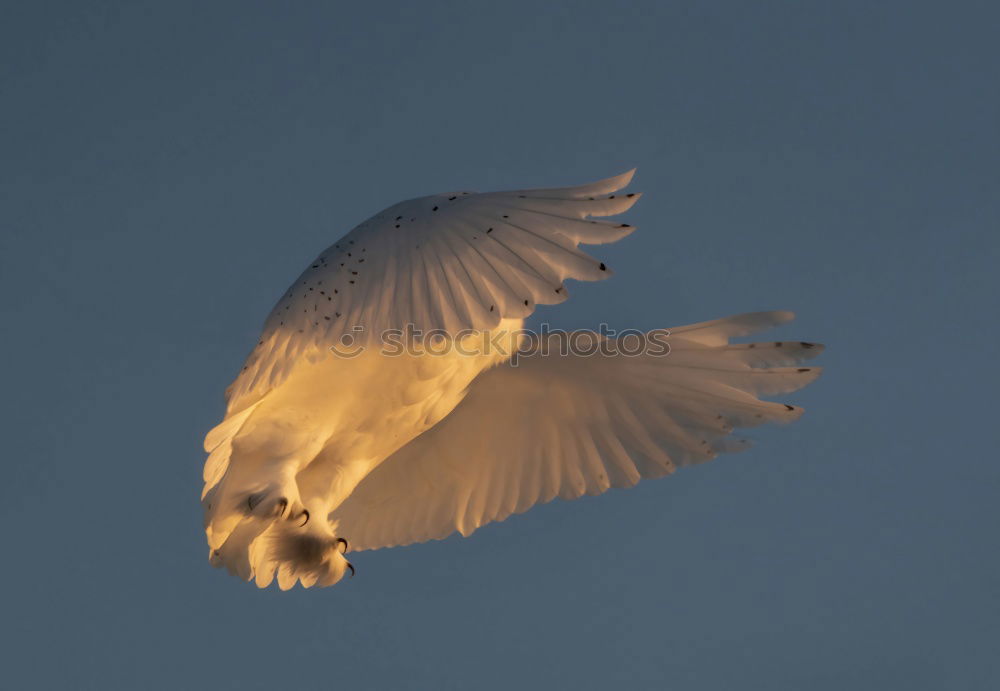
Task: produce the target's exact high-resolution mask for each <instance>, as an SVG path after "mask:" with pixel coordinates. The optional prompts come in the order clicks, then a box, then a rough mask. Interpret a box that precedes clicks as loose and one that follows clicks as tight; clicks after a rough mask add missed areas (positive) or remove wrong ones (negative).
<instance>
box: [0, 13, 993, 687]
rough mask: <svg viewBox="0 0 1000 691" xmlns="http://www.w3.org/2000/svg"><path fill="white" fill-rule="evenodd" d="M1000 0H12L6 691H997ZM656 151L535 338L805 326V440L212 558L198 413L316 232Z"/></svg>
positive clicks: (1, 578) (0, 241)
mask: <svg viewBox="0 0 1000 691" xmlns="http://www.w3.org/2000/svg"><path fill="white" fill-rule="evenodd" d="M998 22H1000V12H998V10H996V8H995V4H994V3H990V2H947V3H945V2H936V3H934V2H903V1H899V2H870V1H867V0H866V1H864V2H744V1H742V0H740V1H730V2H725V1H720V2H671V1H660V2H634V3H633V2H575V3H569V2H560V3H544V2H538V3H536V2H532V3H519V2H509V1H506V2H488V3H486V2H438V1H435V2H396V3H377V2H367V3H362V2H354V3H342V2H294V3H279V2H259V1H254V2H251V1H245V2H244V1H241V2H211V3H205V2H187V1H181V0H174V1H171V2H138V1H136V2H86V3H84V2H64V3H59V2H7V3H4V4H3V20H2V22H0V178H2V189H0V195H2V197H0V262H2V273H0V282H2V295H3V298H2V299H3V317H4V319H3V322H4V324H5V328H4V329H3V338H2V339H0V353H2V359H3V363H4V375H3V383H4V386H3V393H4V395H3V396H2V397H0V406H2V411H0V412H2V415H0V419H2V421H3V449H4V454H3V455H4V468H5V471H6V473H7V477H6V480H5V481H4V482H3V483H0V517H2V521H0V526H2V527H0V531H2V534H0V538H2V544H3V548H4V549H3V564H4V568H3V569H2V571H0V593H2V595H0V597H2V603H3V607H2V612H3V614H2V616H0V649H2V650H3V651H4V655H3V658H4V662H3V671H2V674H3V679H4V682H3V685H4V686H7V685H9V686H10V687H11V688H94V689H117V688H122V689H134V688H149V689H160V688H163V689H176V688H239V689H257V688H260V689H274V688H288V687H291V688H307V689H308V688H316V689H318V688H324V689H329V688H353V689H366V688H392V689H510V688H524V689H535V688H538V689H605V690H606V689H609V688H635V689H664V688H669V689H685V690H695V691H700V690H709V689H713V690H714V689H726V690H729V689H735V688H740V689H819V690H826V689H830V690H837V691H839V690H841V689H845V688H848V689H879V690H885V689H907V690H908V691H909V690H911V689H943V688H950V689H993V688H998V687H1000V656H998V654H997V651H998V649H1000V587H998V584H1000V553H998V551H997V530H998V528H1000V510H998V506H1000V501H998V490H1000V464H998V463H997V457H996V441H995V440H994V439H993V435H994V433H995V429H996V423H995V419H994V418H995V415H996V411H997V405H996V399H995V395H996V391H997V384H998V383H1000V377H998V376H997V375H998V366H997V343H998V342H1000V328H998V326H997V317H996V313H997V306H998V305H997V303H998V299H997V298H998V294H1000V291H998V288H1000V286H998V279H997V265H998V264H1000V240H998V221H1000V213H998V211H1000V201H998V200H1000V195H998V194H997V183H998V178H1000V174H998V171H1000V156H998V153H1000V152H998V143H1000V136H998V125H997V123H1000V90H998V89H997V78H998V66H1000V61H998V51H997V47H996V36H997V33H996V32H997V25H998ZM633 166H637V167H638V169H639V170H638V174H637V176H636V179H635V183H634V185H633V187H634V189H636V190H641V191H643V192H645V193H646V194H645V196H644V198H643V199H642V201H641V202H640V203H639V204H638V205H637V206H636V207H635V209H634V210H633V211H632V212H630V215H629V217H628V220H629V222H632V223H634V224H636V225H638V226H639V231H638V232H636V233H635V234H634V235H632V236H631V237H629V238H628V239H627V240H625V241H623V242H621V243H619V244H617V245H614V246H610V247H604V248H600V249H599V250H597V252H596V253H597V255H598V256H600V257H601V258H602V259H604V260H606V261H607V262H608V264H609V265H611V266H612V267H613V268H614V269H615V270H616V276H615V277H614V278H613V279H612V280H610V281H607V282H603V283H599V284H586V285H582V284H575V285H573V286H571V289H572V291H573V298H572V299H571V300H570V301H569V302H567V303H565V304H564V305H561V306H559V307H557V308H549V309H545V310H543V311H542V313H541V316H542V317H543V318H545V319H546V320H548V321H550V322H551V323H553V324H554V325H558V326H561V327H584V326H595V325H597V324H598V323H600V322H602V321H605V322H608V323H609V324H611V325H612V326H616V327H618V328H625V327H637V328H652V327H662V326H671V325H678V324H684V323H688V322H691V321H700V320H703V319H709V318H714V317H720V316H724V315H728V314H733V313H738V312H741V311H748V310H760V309H778V308H781V309H792V310H795V311H796V312H797V313H798V314H799V319H798V321H797V322H795V323H794V324H793V325H790V326H786V327H783V328H782V329H781V330H780V331H778V332H775V336H776V337H785V338H789V339H791V338H795V339H806V340H816V341H822V342H825V343H827V344H828V345H829V350H828V351H827V353H826V354H825V355H824V356H823V360H822V364H824V365H826V367H827V371H826V374H825V376H824V378H823V379H821V380H820V381H819V382H817V383H816V384H815V385H813V386H811V387H810V388H809V389H807V390H804V391H802V392H799V393H796V394H793V395H792V396H791V397H790V398H789V399H788V400H792V401H794V402H796V403H800V404H802V405H804V406H805V407H806V408H807V414H806V416H805V417H804V418H803V419H802V420H801V421H800V422H799V423H797V424H796V425H794V426H792V427H788V428H784V429H775V430H763V431H760V432H759V433H755V436H756V437H757V438H758V440H759V442H758V444H757V446H756V447H755V449H754V450H752V451H751V452H749V453H747V454H744V455H742V456H732V457H722V458H720V459H719V460H717V461H715V462H713V463H710V464H707V465H703V466H699V467H695V468H691V469H686V470H684V471H681V472H679V473H678V474H677V475H675V476H673V477H671V478H668V479H664V480H658V481H651V482H648V483H645V484H642V485H640V486H639V487H637V488H635V489H632V490H628V491H613V492H610V493H609V494H606V495H604V496H602V497H598V498H586V499H582V500H579V501H576V502H572V503H566V502H555V503H553V504H550V505H547V506H544V507H540V508H536V509H535V510H533V511H532V512H530V513H528V514H526V515H524V516H518V517H514V518H512V519H510V520H508V521H507V522H505V523H501V524H496V525H492V526H489V527H487V528H485V529H483V530H481V531H480V532H478V533H477V534H475V535H474V536H473V537H472V538H470V539H467V540H463V539H461V538H458V537H455V538H451V539H448V540H446V541H443V542H435V543H431V544H426V545H419V546H415V547H409V548H403V549H394V550H385V551H378V552H371V553H359V554H357V555H356V556H355V558H354V560H353V561H354V563H355V564H356V566H357V568H358V576H357V577H356V578H354V579H353V580H351V581H345V582H344V583H342V584H340V585H338V586H336V587H334V588H331V589H326V590H311V591H303V590H301V589H297V590H295V591H293V592H289V593H280V592H278V591H277V590H276V589H275V590H270V591H264V592H261V591H258V590H257V589H256V588H255V587H253V586H251V585H248V584H242V583H240V582H239V581H237V580H235V579H233V578H231V577H229V576H227V575H225V574H224V573H222V572H220V571H215V570H213V569H211V568H210V567H209V565H208V563H207V559H206V556H207V554H206V553H207V548H206V546H205V543H204V536H203V533H202V529H201V516H200V508H199V502H198V498H199V493H200V490H201V465H202V462H203V454H202V451H201V440H202V437H203V435H204V433H205V432H206V431H207V430H208V429H209V428H210V427H212V426H213V424H214V423H215V422H216V421H217V420H218V419H219V418H220V416H221V414H222V410H223V406H222V392H223V389H224V388H225V386H226V385H227V384H228V383H229V381H230V380H231V379H232V377H233V376H234V374H235V373H236V371H237V370H238V368H239V366H240V365H241V363H242V358H243V357H244V355H245V354H246V352H247V351H248V350H249V348H250V346H251V345H252V344H253V342H254V339H255V336H256V334H257V330H258V328H259V326H260V324H261V323H262V321H263V319H264V317H265V315H266V314H267V312H268V310H269V309H270V307H271V306H272V304H273V303H274V302H275V301H276V299H277V298H278V297H279V295H280V294H281V293H282V292H283V290H284V289H285V288H286V286H287V285H288V283H290V282H291V281H292V280H293V279H294V277H295V276H296V275H297V273H298V272H299V270H300V269H301V268H302V267H303V266H304V265H305V263H306V262H308V261H309V260H310V259H311V258H312V257H313V256H314V255H315V254H316V253H317V252H318V251H319V250H321V249H322V248H323V247H325V246H326V245H328V244H330V243H331V242H332V241H333V240H334V239H335V238H337V237H338V236H339V235H341V234H342V233H344V232H346V231H347V230H348V229H350V228H351V227H352V226H354V225H355V224H356V223H358V222H359V221H361V220H363V219H364V218H366V217H367V216H369V215H371V214H373V213H375V212H377V211H379V210H380V209H381V208H383V207H385V206H387V205H389V204H391V203H394V202H396V201H398V200H400V199H403V198H410V197H414V196H418V195H422V194H429V193H434V192H440V191H445V190H452V189H480V190H490V189H497V188H510V187H527V186H536V185H539V186H541V185H562V184H573V183H581V182H586V181H589V180H592V179H596V178H601V177H605V176H608V175H612V174H615V173H619V172H621V171H623V170H626V169H628V168H631V167H633Z"/></svg>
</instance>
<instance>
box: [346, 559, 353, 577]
mask: <svg viewBox="0 0 1000 691" xmlns="http://www.w3.org/2000/svg"><path fill="white" fill-rule="evenodd" d="M347 568H349V569H350V570H351V578H354V564H352V563H351V562H347Z"/></svg>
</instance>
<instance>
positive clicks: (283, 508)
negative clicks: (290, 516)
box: [275, 497, 288, 516]
mask: <svg viewBox="0 0 1000 691" xmlns="http://www.w3.org/2000/svg"><path fill="white" fill-rule="evenodd" d="M275 506H277V507H280V508H279V509H278V515H279V516H284V515H285V511H287V510H288V500H287V499H285V498H284V497H281V498H280V499H278V503H277V504H275Z"/></svg>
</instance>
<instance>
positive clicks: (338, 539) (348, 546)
mask: <svg viewBox="0 0 1000 691" xmlns="http://www.w3.org/2000/svg"><path fill="white" fill-rule="evenodd" d="M337 542H339V543H340V544H342V545H343V546H344V552H343V553H344V554H347V550H349V549H350V548H351V546H350V545H348V544H347V540H345V539H344V538H342V537H338V538H337Z"/></svg>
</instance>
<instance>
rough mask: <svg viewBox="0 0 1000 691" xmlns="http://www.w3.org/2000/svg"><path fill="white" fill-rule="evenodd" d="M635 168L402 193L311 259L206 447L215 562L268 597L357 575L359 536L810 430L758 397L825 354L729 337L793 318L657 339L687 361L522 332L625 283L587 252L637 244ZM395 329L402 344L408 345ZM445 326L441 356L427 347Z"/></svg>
mask: <svg viewBox="0 0 1000 691" xmlns="http://www.w3.org/2000/svg"><path fill="white" fill-rule="evenodd" d="M631 177H632V172H631V171H630V172H628V173H625V174H623V175H620V176H617V177H613V178H609V179H607V180H601V181H599V182H596V183H592V184H590V185H583V186H580V187H567V188H554V189H539V190H516V191H511V192H494V193H487V194H474V193H469V192H456V193H450V194H442V195H434V196H430V197H422V198H419V199H413V200H410V201H406V202H401V203H400V204H396V205H395V206H392V207H390V208H388V209H386V210H385V211H383V212H381V213H379V214H377V215H376V216H374V217H372V218H371V219H369V220H367V221H365V222H364V223H362V224H361V225H359V226H358V227H357V228H355V229H354V230H352V231H351V232H349V233H348V234H347V235H345V236H344V237H343V238H341V239H340V240H339V241H338V242H336V243H335V244H334V245H332V246H331V247H329V248H327V250H325V251H324V252H322V253H321V254H320V256H319V257H318V258H317V259H316V260H314V261H313V262H311V263H310V265H309V267H308V268H307V269H306V270H305V271H304V272H303V273H302V275H301V276H300V277H299V278H298V279H296V281H295V282H294V283H293V284H292V286H291V287H290V288H289V289H288V291H286V293H285V294H284V296H283V297H282V298H281V300H279V302H278V304H277V305H276V306H275V308H274V310H273V311H272V312H271V314H270V316H269V317H268V318H267V321H266V322H265V325H264V330H263V334H262V336H261V337H260V339H259V341H258V343H257V345H256V347H255V348H254V350H253V352H252V353H251V354H250V356H249V357H248V359H247V362H246V364H245V366H244V367H243V369H242V371H241V372H240V374H239V376H238V377H237V378H236V381H235V382H233V384H232V385H231V386H230V388H229V389H228V390H227V399H228V406H227V414H226V418H225V419H224V420H223V422H222V423H220V424H219V425H218V426H217V427H216V428H215V429H213V430H212V431H211V432H209V434H208V436H207V437H206V440H205V448H206V451H208V452H209V457H208V460H207V461H206V464H205V472H204V480H205V488H204V492H203V504H204V509H205V527H206V534H207V537H208V543H209V547H210V559H211V561H212V563H213V564H215V565H217V566H224V567H226V568H227V569H228V570H229V571H230V572H232V573H234V574H236V575H238V576H239V577H241V578H244V579H246V580H251V579H253V580H255V581H256V582H257V584H258V585H259V586H261V587H265V586H267V585H269V584H270V583H271V582H272V581H273V580H274V579H275V578H277V580H278V584H279V586H280V587H281V588H282V589H287V588H290V587H292V586H293V585H294V584H295V583H296V582H301V583H302V585H304V586H306V587H309V586H311V585H331V584H333V583H336V582H337V581H338V580H340V578H342V577H343V575H344V573H345V572H346V570H347V569H348V568H350V569H353V567H351V566H350V564H349V563H348V562H347V560H346V558H345V556H344V553H345V552H346V548H347V545H348V544H349V545H350V546H351V548H353V549H376V548H379V547H389V546H393V545H401V544H409V543H413V542H421V541H426V540H430V539H435V538H443V537H446V536H447V535H449V534H451V533H453V532H456V531H457V532H460V533H461V534H463V535H468V534H469V533H471V532H472V531H474V530H476V529H477V528H479V527H480V526H482V525H484V524H486V523H488V522H490V521H497V520H503V519H504V518H506V517H507V516H509V515H510V514H512V513H519V512H523V511H525V510H527V509H528V508H530V507H531V506H533V505H535V504H538V503H542V502H546V501H549V500H551V499H553V498H555V497H561V498H565V499H573V498H576V497H579V496H581V495H583V494H599V493H601V492H603V491H605V490H607V489H609V488H610V487H628V486H631V485H633V484H635V483H636V482H638V481H639V480H640V479H642V478H647V477H659V476H662V475H665V474H668V473H670V472H673V470H674V469H676V468H677V467H680V466H683V465H687V464H690V463H697V462H701V461H705V460H708V459H710V458H713V457H714V456H715V455H717V454H718V453H721V452H724V451H738V450H740V449H742V448H744V447H745V446H746V442H745V440H742V439H739V438H734V437H733V436H731V433H732V432H733V430H734V429H736V428H739V427H749V426H753V425H757V424H762V423H765V422H788V421H791V420H794V419H796V418H797V417H798V416H799V415H800V414H801V412H802V410H801V408H797V407H795V406H791V405H787V404H782V403H773V402H768V401H762V400H760V399H759V398H758V395H770V394H776V393H783V392H786V391H792V390H795V389H797V388H799V387H801V386H804V385H805V384H807V383H808V382H810V381H812V380H813V379H814V378H815V377H816V376H817V375H818V374H819V370H818V369H817V368H812V367H796V366H794V365H797V364H799V363H800V362H801V361H802V360H804V359H806V358H808V357H811V356H813V355H816V354H817V353H818V352H819V351H820V348H819V347H816V346H813V345H812V344H809V343H798V342H784V343H782V342H775V343H752V344H733V343H731V339H732V338H737V337H742V336H746V335H749V334H751V333H753V332H756V331H758V330H761V329H764V328H768V327H770V326H774V325H777V324H780V323H782V322H785V321H788V320H789V319H791V316H792V315H791V314H790V313H787V312H763V313H755V314H746V315H740V316H736V317H730V318H727V319H720V320H716V321H711V322H703V323H700V324H694V325H690V326H685V327H679V328H675V329H670V330H664V331H660V332H654V333H651V334H649V338H650V341H653V340H656V339H659V341H660V342H661V343H663V344H666V345H667V346H668V350H669V352H668V353H662V352H661V353H653V352H644V353H643V354H641V355H638V356H629V355H622V354H618V355H608V356H598V357H593V356H591V357H588V356H585V355H580V354H572V353H570V352H565V351H566V349H565V348H559V347H555V346H558V345H559V344H557V343H556V342H555V341H553V340H549V341H542V342H536V343H533V344H532V345H531V346H530V347H527V345H526V342H525V341H524V338H523V336H522V335H521V334H520V333H519V330H520V329H521V326H522V324H523V319H524V317H526V316H527V315H529V314H530V313H531V312H532V311H533V310H534V309H535V306H536V305H539V304H552V303H557V302H561V301H563V300H565V299H566V297H567V292H566V288H565V286H564V281H565V280H566V279H569V278H573V279H577V280H600V279H603V278H605V277H607V276H608V275H609V274H610V271H609V270H608V268H607V267H606V266H605V264H604V263H602V262H600V261H599V260H596V259H594V258H592V257H590V256H589V255H588V254H586V253H584V252H583V251H581V250H580V249H579V245H580V244H600V243H606V242H614V241H616V240H619V239H621V238H623V237H625V236H626V235H628V234H629V233H630V232H632V230H633V228H632V226H630V225H628V224H625V223H611V222H607V221H603V220H599V218H600V217H605V216H611V215H615V214H618V213H621V212H623V211H625V210H627V209H628V208H630V207H631V206H632V204H633V203H634V202H635V201H636V200H637V199H638V196H639V195H637V194H631V193H629V194H622V193H621V192H619V190H621V189H622V188H623V187H625V186H626V185H627V184H628V183H629V181H630V180H631ZM392 330H397V333H403V334H404V335H403V336H402V337H401V338H400V341H399V342H398V344H397V345H399V346H400V347H398V348H394V349H393V350H392V352H389V350H388V349H386V348H385V347H384V345H385V344H384V342H383V340H382V339H383V338H384V334H386V333H387V332H391V331H392ZM432 331H435V332H437V333H438V334H439V335H440V336H441V339H442V340H441V342H443V343H444V351H440V352H439V351H436V350H434V347H433V343H435V342H436V341H426V340H425V341H420V340H418V339H415V338H414V337H413V334H414V333H420V332H422V333H424V334H426V333H428V332H432ZM581 336H582V337H583V338H589V339H592V340H593V342H594V343H598V342H599V341H602V338H601V337H599V336H598V335H597V334H585V333H584V334H576V335H574V336H572V338H577V337H581ZM348 337H349V339H350V343H348ZM555 338H562V339H564V340H563V343H562V345H565V339H566V338H568V336H566V335H558V336H552V337H550V339H555ZM348 345H349V346H350V348H349V351H350V352H349V353H348V352H346V351H345V350H344V348H345V347H347V346H348ZM331 346H337V348H338V350H337V352H333V351H331ZM549 346H553V347H552V348H549ZM604 346H609V347H610V349H611V350H616V348H618V349H620V346H622V344H621V343H616V342H613V341H608V342H605V343H604ZM429 350H430V351H433V352H428V351H429ZM518 351H520V352H519V353H518V357H517V361H516V366H515V363H513V362H512V361H511V356H512V355H513V354H515V353H517V352H518ZM550 351H551V352H550ZM352 572H353V571H352Z"/></svg>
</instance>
